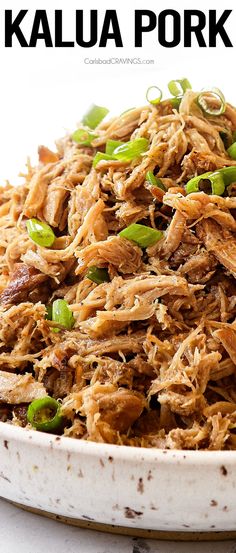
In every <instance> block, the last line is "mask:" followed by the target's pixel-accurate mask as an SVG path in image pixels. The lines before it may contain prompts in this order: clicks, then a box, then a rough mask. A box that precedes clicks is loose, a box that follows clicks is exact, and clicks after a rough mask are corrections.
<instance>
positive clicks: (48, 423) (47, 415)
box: [27, 396, 63, 432]
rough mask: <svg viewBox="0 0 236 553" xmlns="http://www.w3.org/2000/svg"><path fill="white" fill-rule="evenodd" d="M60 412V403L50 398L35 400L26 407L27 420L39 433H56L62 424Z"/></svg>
mask: <svg viewBox="0 0 236 553" xmlns="http://www.w3.org/2000/svg"><path fill="white" fill-rule="evenodd" d="M60 410H61V405H60V403H59V402H58V401H57V400H56V399H54V398H52V397H50V396H46V397H44V398H42V399H35V400H34V401H32V403H30V405H29V407H28V410H27V420H28V422H29V423H30V424H32V426H33V427H34V428H36V430H41V432H54V431H58V430H59V429H60V426H61V424H62V422H63V417H62V416H61V414H60Z"/></svg>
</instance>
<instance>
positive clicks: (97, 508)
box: [0, 423, 236, 533]
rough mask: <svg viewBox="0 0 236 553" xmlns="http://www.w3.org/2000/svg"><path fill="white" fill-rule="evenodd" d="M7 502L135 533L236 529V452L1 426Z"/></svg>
mask: <svg viewBox="0 0 236 553" xmlns="http://www.w3.org/2000/svg"><path fill="white" fill-rule="evenodd" d="M0 496H1V497H4V498H6V499H9V500H11V501H14V502H16V503H19V504H21V505H24V506H26V507H30V508H34V509H39V510H40V511H44V512H45V511H46V512H47V513H53V514H54V515H57V516H62V517H66V518H69V519H71V520H72V519H73V520H74V521H78V520H79V521H90V522H93V521H96V523H103V524H106V525H115V526H119V527H123V528H124V527H129V528H133V530H135V529H137V528H139V529H145V530H154V531H164V532H170V531H171V532H216V531H234V530H236V452H230V451H225V452H220V451H219V452H217V451H216V452H215V451H214V452H209V451H208V452H203V451H201V452H195V451H173V450H170V451H164V450H157V449H143V448H141V449H139V448H132V447H126V446H115V445H106V444H97V443H91V442H86V441H82V440H75V439H72V438H63V437H59V436H53V435H47V434H43V433H40V432H34V431H29V430H25V429H22V428H17V427H14V426H10V425H7V424H3V423H0ZM73 520H72V522H73ZM134 533H135V532H134Z"/></svg>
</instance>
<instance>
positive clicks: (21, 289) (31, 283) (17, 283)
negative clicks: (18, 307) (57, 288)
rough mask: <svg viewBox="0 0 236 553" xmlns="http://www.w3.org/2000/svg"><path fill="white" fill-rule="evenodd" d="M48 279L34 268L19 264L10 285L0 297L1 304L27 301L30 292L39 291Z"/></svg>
mask: <svg viewBox="0 0 236 553" xmlns="http://www.w3.org/2000/svg"><path fill="white" fill-rule="evenodd" d="M47 278H48V277H47V276H46V275H43V274H42V273H40V272H39V271H38V270H37V269H34V267H29V266H28V265H26V264H24V263H18V264H17V265H15V269H14V271H13V273H12V275H11V278H10V282H9V284H8V285H7V287H6V288H5V289H4V291H3V292H2V294H1V295H0V303H1V304H14V303H20V302H22V301H25V300H26V299H27V297H28V294H29V292H31V291H32V290H35V289H37V288H38V287H39V286H40V285H41V284H42V283H43V282H45V280H47Z"/></svg>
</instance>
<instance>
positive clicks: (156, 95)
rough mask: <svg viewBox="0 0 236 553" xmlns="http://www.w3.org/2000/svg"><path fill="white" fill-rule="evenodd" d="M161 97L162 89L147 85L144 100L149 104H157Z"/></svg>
mask: <svg viewBox="0 0 236 553" xmlns="http://www.w3.org/2000/svg"><path fill="white" fill-rule="evenodd" d="M161 99H162V91H161V90H160V88H158V86H149V88H148V89H147V92H146V100H147V102H149V104H153V105H156V104H159V103H160V101H161Z"/></svg>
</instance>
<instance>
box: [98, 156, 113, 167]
mask: <svg viewBox="0 0 236 553" xmlns="http://www.w3.org/2000/svg"><path fill="white" fill-rule="evenodd" d="M111 159H113V160H114V157H113V156H110V155H108V154H104V153H103V152H97V153H96V155H95V156H94V158H93V167H96V166H97V164H98V163H99V161H109V160H111Z"/></svg>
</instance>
